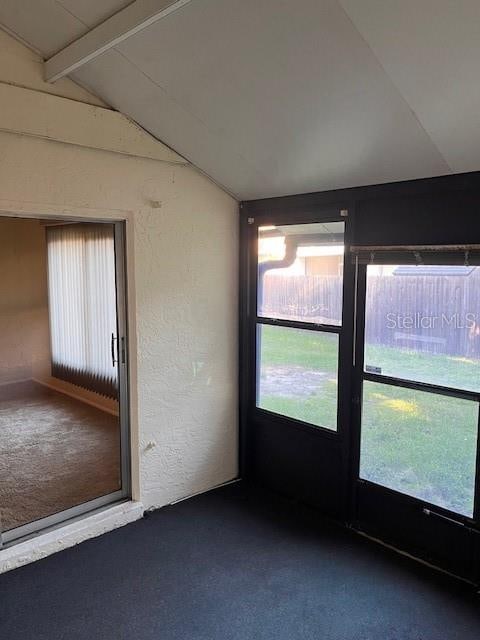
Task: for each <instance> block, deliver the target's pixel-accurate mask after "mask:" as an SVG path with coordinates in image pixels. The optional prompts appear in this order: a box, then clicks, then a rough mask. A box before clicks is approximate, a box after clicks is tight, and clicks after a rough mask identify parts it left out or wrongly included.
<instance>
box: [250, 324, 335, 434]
mask: <svg viewBox="0 0 480 640" xmlns="http://www.w3.org/2000/svg"><path fill="white" fill-rule="evenodd" d="M257 340H258V358H259V362H258V369H259V382H258V395H257V406H258V407H260V408H261V409H267V410H269V411H274V412H275V413H280V414H282V415H284V416H288V417H290V418H295V419H297V420H302V421H303V422H308V423H310V424H313V425H316V426H321V427H325V428H327V429H333V430H335V429H336V428H337V373H338V335H337V334H333V333H324V332H319V331H305V330H301V329H290V328H286V327H276V326H269V325H259V326H258V333H257Z"/></svg>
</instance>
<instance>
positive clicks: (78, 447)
mask: <svg viewBox="0 0 480 640" xmlns="http://www.w3.org/2000/svg"><path fill="white" fill-rule="evenodd" d="M10 386H11V387H12V388H11V390H8V392H7V391H5V388H3V389H2V394H1V396H0V523H1V526H2V528H3V530H4V531H6V530H8V529H12V528H14V527H17V526H20V525H22V524H25V523H27V522H32V521H33V520H38V519H39V518H43V517H45V516H48V515H51V514H53V513H56V512H58V511H62V510H64V509H68V508H69V507H73V506H75V505H78V504H81V503H83V502H86V501H87V500H92V499H93V498H97V497H99V496H103V495H105V494H107V493H111V492H113V491H116V490H117V489H118V488H119V487H120V429H119V425H118V418H117V417H115V416H113V415H110V414H108V413H106V412H104V411H101V410H99V409H96V408H95V407H92V406H90V405H87V404H85V403H83V402H81V401H79V400H75V399H73V398H70V397H69V396H66V395H65V394H62V393H57V392H56V391H51V390H50V389H48V388H46V387H42V386H41V385H36V384H34V383H24V384H20V385H14V386H13V385H9V387H10Z"/></svg>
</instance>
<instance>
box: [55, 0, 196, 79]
mask: <svg viewBox="0 0 480 640" xmlns="http://www.w3.org/2000/svg"><path fill="white" fill-rule="evenodd" d="M189 2H192V0H136V1H135V2H133V3H132V4H130V5H128V6H127V7H125V8H124V9H122V10H121V11H119V12H118V13H115V14H114V15H113V16H111V17H110V18H108V19H107V20H105V22H102V23H101V24H99V25H97V26H96V27H94V28H93V29H92V30H91V31H88V33H86V34H85V35H83V36H82V37H80V38H78V40H75V41H74V42H72V43H71V44H69V45H68V46H67V47H65V48H64V49H62V50H61V51H59V52H58V53H56V54H55V55H54V56H52V57H51V58H49V59H48V60H47V61H46V62H45V79H46V80H47V82H55V81H56V80H59V79H60V78H63V77H64V76H66V75H68V74H69V73H72V71H75V70H76V69H79V68H80V67H82V66H83V65H84V64H87V62H90V61H91V60H94V59H95V58H97V57H98V56H100V55H102V53H105V52H106V51H108V50H109V49H112V48H113V47H115V46H116V45H117V44H120V42H123V41H124V40H126V39H127V38H130V36H133V35H134V34H136V33H138V32H139V31H142V29H146V28H147V27H149V26H150V25H152V24H154V23H155V22H157V21H158V20H161V19H162V18H165V17H166V16H168V15H169V14H171V13H173V12H174V11H177V10H178V9H180V8H181V7H183V6H185V5H186V4H188V3H189Z"/></svg>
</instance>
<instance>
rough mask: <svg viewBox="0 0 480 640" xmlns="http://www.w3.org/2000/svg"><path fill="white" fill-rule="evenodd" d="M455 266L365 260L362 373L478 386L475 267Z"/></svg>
mask: <svg viewBox="0 0 480 640" xmlns="http://www.w3.org/2000/svg"><path fill="white" fill-rule="evenodd" d="M417 269H418V270H417ZM458 269H464V267H454V266H441V265H438V266H430V267H428V273H427V272H426V268H425V267H414V266H413V267H403V268H401V267H399V266H397V265H368V267H367V298H366V316H365V371H366V372H367V373H378V374H382V375H384V376H388V377H393V378H403V379H407V380H412V381H415V382H422V383H427V384H433V385H441V386H445V387H451V388H456V389H462V390H465V391H474V392H479V391H480V298H479V297H478V287H479V284H480V267H469V268H468V269H469V273H468V275H465V273H464V272H462V271H461V272H458ZM407 270H408V275H407ZM399 271H400V273H401V274H402V275H401V276H399V275H398V274H399Z"/></svg>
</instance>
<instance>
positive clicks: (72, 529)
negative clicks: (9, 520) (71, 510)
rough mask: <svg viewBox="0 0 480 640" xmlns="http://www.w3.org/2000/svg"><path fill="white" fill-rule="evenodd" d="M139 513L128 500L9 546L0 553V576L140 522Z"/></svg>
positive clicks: (136, 504) (136, 505) (138, 507)
mask: <svg viewBox="0 0 480 640" xmlns="http://www.w3.org/2000/svg"><path fill="white" fill-rule="evenodd" d="M143 513H144V508H143V505H142V503H141V502H134V501H132V500H130V501H128V502H122V503H121V504H116V505H111V506H109V507H104V508H103V509H101V510H98V511H96V512H95V513H92V514H90V515H86V516H84V517H82V518H79V519H77V520H75V521H73V522H70V523H67V524H64V525H60V526H58V527H56V528H53V529H51V530H49V531H46V532H45V533H41V534H39V535H37V536H35V537H34V538H31V539H29V540H25V541H24V542H19V543H18V544H13V545H12V546H10V547H7V548H6V549H2V550H0V574H1V573H5V572H6V571H11V570H12V569H16V568H18V567H21V566H23V565H25V564H29V563H30V562H35V561H36V560H40V559H41V558H45V557H47V556H49V555H51V554H53V553H56V552H57V551H62V550H63V549H68V548H69V547H74V546H75V545H77V544H80V543H81V542H84V541H85V540H89V539H90V538H96V537H97V536H100V535H102V534H104V533H107V532H108V531H113V530H114V529H118V528H119V527H123V526H125V525H127V524H130V523H131V522H135V521H136V520H139V519H140V518H143Z"/></svg>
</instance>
